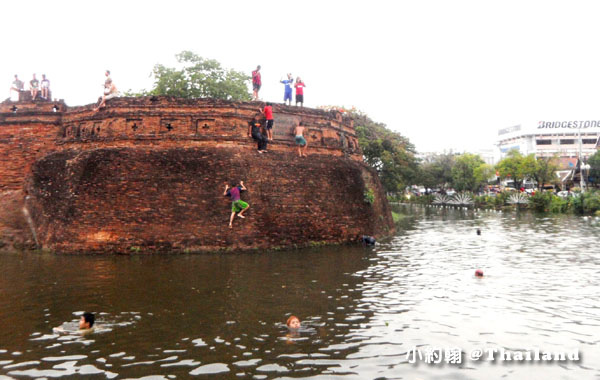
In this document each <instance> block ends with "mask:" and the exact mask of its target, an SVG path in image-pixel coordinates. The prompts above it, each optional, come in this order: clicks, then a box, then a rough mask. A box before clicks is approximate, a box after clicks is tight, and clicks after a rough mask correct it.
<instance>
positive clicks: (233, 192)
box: [223, 181, 250, 228]
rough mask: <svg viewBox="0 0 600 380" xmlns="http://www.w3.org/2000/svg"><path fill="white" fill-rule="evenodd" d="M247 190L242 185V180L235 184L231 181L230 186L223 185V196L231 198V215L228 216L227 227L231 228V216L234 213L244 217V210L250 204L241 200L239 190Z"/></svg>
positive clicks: (233, 216) (233, 215)
mask: <svg viewBox="0 0 600 380" xmlns="http://www.w3.org/2000/svg"><path fill="white" fill-rule="evenodd" d="M245 190H247V189H246V187H244V181H240V184H239V185H237V186H236V185H235V183H233V184H232V185H231V188H230V187H229V185H225V191H224V192H223V195H224V196H228V197H230V198H231V217H230V218H229V228H233V218H235V214H236V213H238V217H240V218H242V219H244V218H245V216H244V212H245V211H246V210H248V209H249V208H250V205H249V204H248V203H246V202H244V201H243V200H241V199H240V198H241V194H240V193H241V192H242V191H245Z"/></svg>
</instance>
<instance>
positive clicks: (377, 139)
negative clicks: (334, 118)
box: [347, 110, 418, 193]
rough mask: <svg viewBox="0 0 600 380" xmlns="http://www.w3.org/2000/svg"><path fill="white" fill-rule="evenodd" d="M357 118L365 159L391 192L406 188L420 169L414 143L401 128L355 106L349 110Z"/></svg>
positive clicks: (355, 124) (353, 117) (357, 132)
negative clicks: (375, 118) (400, 130)
mask: <svg viewBox="0 0 600 380" xmlns="http://www.w3.org/2000/svg"><path fill="white" fill-rule="evenodd" d="M347 115H348V116H349V117H351V118H352V120H354V126H355V129H356V134H357V136H358V143H359V145H360V147H361V149H362V152H363V156H364V159H365V162H366V163H367V164H368V165H369V166H371V167H373V168H374V169H375V170H376V171H377V173H378V174H379V177H380V179H381V182H382V184H383V187H384V188H385V190H386V191H387V192H389V193H397V192H400V191H403V190H404V188H405V187H406V186H408V185H409V184H411V183H412V181H413V180H414V178H415V176H416V172H417V170H418V164H417V159H416V157H415V147H414V146H413V144H411V143H410V141H409V140H408V139H407V138H406V137H404V136H402V135H401V134H400V133H398V132H394V131H392V130H390V129H388V128H387V127H386V125H385V124H382V123H377V122H375V121H373V120H371V118H370V117H368V116H367V115H365V114H364V113H362V112H358V111H356V110H351V111H349V112H348V111H347Z"/></svg>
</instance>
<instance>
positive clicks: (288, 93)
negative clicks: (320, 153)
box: [280, 74, 294, 106]
mask: <svg viewBox="0 0 600 380" xmlns="http://www.w3.org/2000/svg"><path fill="white" fill-rule="evenodd" d="M280 82H281V83H283V84H284V85H285V90H284V93H283V104H285V102H286V101H287V102H288V105H290V106H291V105H292V83H294V78H292V74H288V75H287V79H285V80H283V79H282V80H280Z"/></svg>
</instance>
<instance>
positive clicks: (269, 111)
mask: <svg viewBox="0 0 600 380" xmlns="http://www.w3.org/2000/svg"><path fill="white" fill-rule="evenodd" d="M260 112H262V114H263V115H265V119H267V124H266V125H265V129H266V130H267V138H268V139H269V140H271V141H273V105H272V104H271V103H267V105H266V106H265V108H263V109H262V110H260Z"/></svg>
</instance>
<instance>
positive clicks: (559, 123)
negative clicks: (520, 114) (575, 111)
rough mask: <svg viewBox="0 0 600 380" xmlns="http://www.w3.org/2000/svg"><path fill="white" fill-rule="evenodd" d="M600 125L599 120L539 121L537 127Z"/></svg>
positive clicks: (589, 126)
mask: <svg viewBox="0 0 600 380" xmlns="http://www.w3.org/2000/svg"><path fill="white" fill-rule="evenodd" d="M596 127H600V120H586V121H583V120H577V121H540V122H538V126H537V129H553V128H596Z"/></svg>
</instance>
